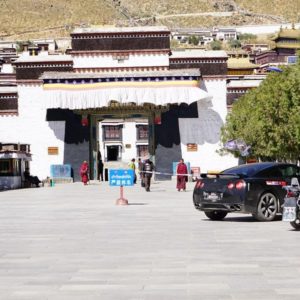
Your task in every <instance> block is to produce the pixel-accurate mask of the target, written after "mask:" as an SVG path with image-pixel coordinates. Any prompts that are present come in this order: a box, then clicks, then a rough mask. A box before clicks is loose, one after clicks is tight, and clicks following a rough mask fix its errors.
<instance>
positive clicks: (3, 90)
mask: <svg viewBox="0 0 300 300" xmlns="http://www.w3.org/2000/svg"><path fill="white" fill-rule="evenodd" d="M17 92H18V89H17V87H16V86H1V85H0V94H8V93H17Z"/></svg>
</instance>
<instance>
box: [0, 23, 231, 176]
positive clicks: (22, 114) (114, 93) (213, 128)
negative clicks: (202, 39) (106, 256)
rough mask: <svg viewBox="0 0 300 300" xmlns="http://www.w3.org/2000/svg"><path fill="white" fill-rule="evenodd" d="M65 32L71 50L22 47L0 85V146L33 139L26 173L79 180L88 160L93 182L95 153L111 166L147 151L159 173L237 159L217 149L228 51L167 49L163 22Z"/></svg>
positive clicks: (214, 166) (216, 165)
mask: <svg viewBox="0 0 300 300" xmlns="http://www.w3.org/2000/svg"><path fill="white" fill-rule="evenodd" d="M71 39H72V49H70V50H69V51H68V54H64V55H62V54H60V55H58V54H51V55H50V54H49V53H45V51H41V53H38V55H34V56H33V55H31V54H32V53H30V52H29V51H24V52H23V54H22V55H21V56H20V57H19V58H18V59H17V60H16V61H14V62H13V65H14V67H15V73H16V74H15V76H16V82H15V83H14V84H13V86H4V85H0V143H4V142H12V143H20V144H28V145H30V151H31V161H30V171H31V173H32V174H34V175H37V176H39V177H40V178H41V179H43V178H46V177H47V176H50V168H51V166H52V165H64V164H69V165H71V168H72V170H73V175H74V180H79V166H80V164H81V163H82V161H83V160H87V161H89V164H90V169H91V174H90V176H91V179H93V178H96V177H97V164H98V160H99V158H100V157H101V158H102V159H103V160H104V164H105V165H106V166H109V162H112V161H114V162H117V163H118V162H119V163H120V164H122V163H123V164H127V163H128V162H129V161H130V160H131V159H132V158H136V159H137V158H138V157H146V156H150V158H151V159H152V160H153V161H154V163H155V166H156V171H157V172H159V173H161V174H160V175H158V178H162V179H163V178H165V179H167V178H171V176H170V175H169V174H170V173H172V164H173V162H177V161H179V159H180V158H181V157H183V158H184V160H185V161H186V162H189V163H190V166H191V167H200V168H201V172H206V171H207V170H222V169H225V168H227V167H231V166H233V165H236V164H237V159H235V158H234V157H233V156H231V155H229V154H228V155H226V156H220V155H219V154H218V153H217V150H218V149H220V147H221V144H220V129H221V126H222V125H223V124H224V122H225V118H226V115H227V106H226V74H227V55H226V53H225V52H224V51H204V50H189V51H174V50H171V49H170V31H169V30H168V29H167V28H166V27H124V28H116V27H111V28H108V27H103V28H90V29H88V28H84V29H83V28H81V29H79V30H76V31H74V32H73V33H72V34H71ZM44 49H45V48H44ZM25 50H26V49H25ZM0 74H1V73H0ZM1 76H2V77H3V78H4V77H5V76H8V74H3V72H2V75H1ZM2 77H1V78H2ZM1 78H0V80H1ZM163 174H167V175H163Z"/></svg>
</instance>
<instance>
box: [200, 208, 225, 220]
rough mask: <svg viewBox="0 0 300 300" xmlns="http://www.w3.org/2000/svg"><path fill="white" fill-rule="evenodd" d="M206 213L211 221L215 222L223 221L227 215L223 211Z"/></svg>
mask: <svg viewBox="0 0 300 300" xmlns="http://www.w3.org/2000/svg"><path fill="white" fill-rule="evenodd" d="M204 213H205V215H206V216H207V217H208V218H209V219H211V220H214V221H220V220H223V219H224V218H225V217H226V215H227V212H226V211H221V210H213V211H205V212H204Z"/></svg>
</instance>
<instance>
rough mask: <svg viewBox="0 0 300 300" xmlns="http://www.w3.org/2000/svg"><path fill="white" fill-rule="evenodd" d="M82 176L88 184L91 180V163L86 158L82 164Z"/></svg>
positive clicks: (85, 183) (82, 179) (84, 182)
mask: <svg viewBox="0 0 300 300" xmlns="http://www.w3.org/2000/svg"><path fill="white" fill-rule="evenodd" d="M80 176H81V181H82V182H83V184H84V185H87V182H88V181H89V165H88V163H87V161H86V160H85V161H84V162H83V163H82V164H81V167H80Z"/></svg>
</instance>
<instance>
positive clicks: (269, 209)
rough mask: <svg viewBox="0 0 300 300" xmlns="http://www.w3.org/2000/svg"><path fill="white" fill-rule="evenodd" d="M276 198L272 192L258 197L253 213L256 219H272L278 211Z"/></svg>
mask: <svg viewBox="0 0 300 300" xmlns="http://www.w3.org/2000/svg"><path fill="white" fill-rule="evenodd" d="M277 203H278V202H277V198H276V197H275V195H274V194H272V193H265V194H263V195H261V197H260V198H259V201H258V204H257V208H256V212H255V213H254V214H253V216H254V218H255V219H256V220H258V221H273V220H274V219H275V217H276V214H277V211H278V204H277Z"/></svg>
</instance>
